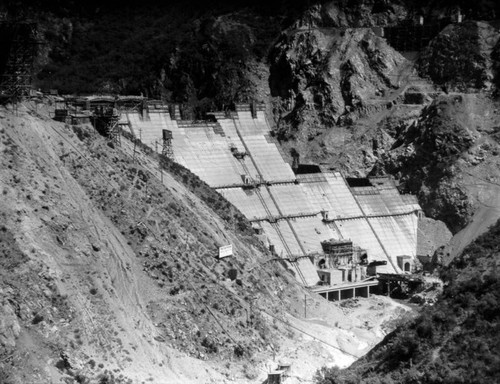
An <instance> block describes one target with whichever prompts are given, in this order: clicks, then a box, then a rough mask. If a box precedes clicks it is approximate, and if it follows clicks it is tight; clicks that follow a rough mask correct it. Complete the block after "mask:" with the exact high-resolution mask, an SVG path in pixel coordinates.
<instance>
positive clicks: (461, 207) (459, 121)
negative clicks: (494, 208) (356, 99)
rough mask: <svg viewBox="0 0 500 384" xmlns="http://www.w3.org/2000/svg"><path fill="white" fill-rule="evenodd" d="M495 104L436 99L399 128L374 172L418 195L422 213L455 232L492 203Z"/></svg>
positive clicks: (459, 98)
mask: <svg viewBox="0 0 500 384" xmlns="http://www.w3.org/2000/svg"><path fill="white" fill-rule="evenodd" d="M495 105H496V104H494V103H492V102H491V101H489V100H488V99H487V98H485V97H480V96H477V97H476V96H466V95H450V96H445V95H443V96H440V97H438V98H437V99H436V100H435V101H434V102H433V103H432V104H431V105H429V106H428V107H426V108H424V110H423V111H422V113H421V115H420V116H419V118H418V119H416V120H414V121H413V122H412V123H410V124H408V125H407V126H406V128H403V129H400V131H399V133H398V134H396V136H395V139H396V140H395V142H394V144H393V146H392V148H391V149H390V150H388V151H386V152H384V153H383V154H382V155H381V156H380V158H381V163H379V164H377V166H376V167H374V170H373V173H374V174H376V173H383V171H386V172H389V173H392V174H394V175H396V176H397V177H398V178H400V181H401V187H402V188H403V189H404V190H406V191H407V192H411V193H415V194H417V195H418V197H419V202H420V204H421V206H422V207H423V209H424V211H425V213H426V215H428V216H430V217H433V218H437V219H440V220H442V221H444V222H445V223H446V224H447V225H448V226H449V228H450V229H451V230H452V232H454V233H456V232H458V231H459V230H460V229H462V228H463V227H465V226H466V225H467V224H468V223H469V221H470V219H471V217H472V215H473V214H474V212H475V211H476V210H477V209H478V207H479V205H480V204H493V202H494V200H492V199H491V197H487V196H489V192H488V191H490V190H492V188H496V186H495V180H497V177H498V176H499V172H498V168H497V165H496V164H498V158H497V157H498V147H497V144H496V143H495V141H494V138H493V137H492V133H493V132H495V131H496V128H495V127H496V126H497V124H498V122H499V121H498V116H497V113H496V112H495V111H496V106H495ZM481 116H482V117H481ZM493 135H494V134H493ZM479 185H481V187H479ZM494 204H496V203H494Z"/></svg>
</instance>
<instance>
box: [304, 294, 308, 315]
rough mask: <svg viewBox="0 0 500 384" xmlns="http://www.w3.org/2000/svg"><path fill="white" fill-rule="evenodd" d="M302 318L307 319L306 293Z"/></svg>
mask: <svg viewBox="0 0 500 384" xmlns="http://www.w3.org/2000/svg"><path fill="white" fill-rule="evenodd" d="M304 318H305V319H307V295H306V294H305V293H304Z"/></svg>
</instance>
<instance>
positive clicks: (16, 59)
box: [0, 21, 40, 101]
mask: <svg viewBox="0 0 500 384" xmlns="http://www.w3.org/2000/svg"><path fill="white" fill-rule="evenodd" d="M0 29H1V31H2V32H3V33H2V35H3V36H2V37H0V41H1V45H2V48H3V51H4V52H3V57H2V59H3V63H0V70H2V69H3V70H2V75H1V77H0V96H1V97H2V98H7V99H8V100H10V101H18V100H20V99H22V98H23V97H27V96H29V92H30V89H31V79H32V73H33V63H34V59H35V56H36V53H37V46H38V45H39V44H40V43H39V42H38V41H37V38H36V35H37V27H36V24H35V23H32V22H26V21H24V22H21V21H3V22H0ZM2 66H3V68H2Z"/></svg>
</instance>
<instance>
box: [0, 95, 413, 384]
mask: <svg viewBox="0 0 500 384" xmlns="http://www.w3.org/2000/svg"><path fill="white" fill-rule="evenodd" d="M47 102H50V100H45V103H47ZM50 110H52V109H51V108H50ZM48 115H49V113H48V110H47V107H46V106H44V104H38V105H37V106H35V105H34V104H33V105H31V104H30V105H26V106H23V105H19V109H18V110H17V111H14V110H13V109H12V108H2V110H1V111H0V125H1V130H0V135H1V141H0V151H1V152H0V153H1V155H0V162H1V167H0V183H1V184H0V185H1V194H2V199H1V200H0V215H1V227H0V251H1V252H0V265H1V268H0V292H1V295H0V377H2V383H9V384H14V383H16V384H21V383H22V384H27V383H37V384H38V383H49V382H50V383H56V382H60V381H61V380H62V381H63V382H66V383H74V382H78V383H105V382H115V383H142V382H148V381H149V382H154V383H189V382H193V383H210V382H212V383H221V382H227V381H236V382H242V383H246V382H255V380H257V381H263V380H264V379H265V378H266V372H267V371H268V370H269V369H273V368H275V367H276V366H275V365H274V364H276V363H277V361H280V360H286V361H289V362H291V363H292V367H293V368H292V369H293V370H292V372H293V374H294V375H296V376H297V377H299V378H301V379H302V378H307V377H311V376H312V375H313V373H314V371H315V370H316V369H317V368H319V367H320V366H322V365H338V366H346V365H348V364H350V363H351V362H352V361H354V360H355V359H356V358H357V357H359V356H362V355H363V354H364V353H366V352H367V351H368V350H369V349H370V348H371V347H372V346H373V345H374V344H375V343H377V342H378V341H379V340H380V339H381V338H382V337H383V336H384V334H386V333H387V332H388V331H390V330H391V327H393V326H394V323H393V322H392V323H389V321H390V320H393V319H394V318H396V317H399V316H401V315H402V314H404V313H405V312H407V310H408V309H407V308H405V307H403V306H401V305H399V304H396V303H393V302H391V301H390V300H389V299H386V298H372V299H359V300H358V299H357V300H355V301H353V302H349V303H347V304H346V303H343V304H334V303H331V302H327V301H325V300H323V299H322V298H320V297H319V296H315V295H311V294H310V293H308V292H307V291H305V290H304V289H302V288H301V287H300V286H299V284H298V283H297V282H296V280H295V277H294V276H293V272H291V271H290V270H289V269H287V268H286V267H285V265H284V264H281V263H279V262H276V261H275V262H269V261H268V259H269V258H270V254H268V252H267V251H266V250H265V249H264V248H263V246H262V244H261V243H260V241H259V240H258V239H257V237H255V235H253V234H252V230H251V227H250V226H249V223H248V221H247V220H246V219H245V218H244V217H243V216H242V215H241V214H240V213H239V212H238V211H237V210H236V209H235V208H234V207H232V206H231V205H230V204H229V203H228V202H227V201H225V200H224V199H223V198H222V197H221V196H220V195H219V194H217V193H216V192H215V191H214V190H212V189H210V188H209V187H208V186H207V185H206V184H204V183H203V182H202V181H201V180H200V179H198V178H197V177H196V176H194V175H193V174H191V173H190V172H189V171H188V170H186V169H184V168H182V167H180V166H178V165H176V164H175V163H172V162H170V161H169V160H167V159H163V160H162V169H163V170H162V171H160V169H159V168H158V164H159V159H158V157H155V156H153V155H151V154H150V152H151V151H149V152H148V151H146V152H144V149H143V148H141V147H140V146H139V145H136V144H134V143H133V142H131V141H129V140H128V139H127V138H125V137H123V138H122V144H121V146H120V147H116V146H115V145H114V144H112V143H110V142H108V141H107V140H105V139H104V138H102V137H101V136H99V135H98V134H97V133H96V132H95V131H94V130H93V128H92V127H90V126H68V125H66V126H65V125H64V124H62V123H58V122H54V121H53V120H51V119H50V118H49V117H48ZM148 153H149V154H148ZM225 244H233V247H234V256H233V257H228V258H225V259H222V260H219V259H217V257H216V255H217V250H218V247H219V246H222V245H225ZM305 299H307V302H306V304H305V305H306V311H307V317H305V316H304V315H305V314H304V300H305ZM368 311H369V313H370V320H369V321H367V320H366V318H367V313H368ZM391 324H392V325H391ZM297 380H298V379H297Z"/></svg>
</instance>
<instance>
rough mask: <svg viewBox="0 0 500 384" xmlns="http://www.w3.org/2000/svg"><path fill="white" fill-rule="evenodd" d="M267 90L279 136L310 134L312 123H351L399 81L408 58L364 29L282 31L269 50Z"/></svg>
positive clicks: (320, 125) (321, 126) (320, 126)
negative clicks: (275, 105) (274, 105)
mask: <svg viewBox="0 0 500 384" xmlns="http://www.w3.org/2000/svg"><path fill="white" fill-rule="evenodd" d="M271 57H272V58H273V61H272V63H271V67H270V74H271V75H270V78H269V82H270V87H271V94H272V95H273V96H276V97H278V98H279V100H280V103H281V105H279V107H281V109H280V110H279V111H278V113H279V114H280V116H279V120H278V126H277V131H278V135H279V137H281V138H283V139H292V140H293V139H295V138H296V137H298V136H300V137H301V138H306V139H309V140H310V139H312V138H314V137H315V135H316V134H317V133H318V132H317V131H318V129H319V130H320V131H321V129H323V130H324V129H326V128H332V127H334V126H335V125H345V124H349V123H352V121H353V119H355V118H356V116H359V115H360V114H366V113H367V112H368V111H369V110H370V108H372V109H376V108H380V107H383V108H385V105H382V106H380V104H379V105H372V103H371V99H372V98H376V97H377V96H381V95H386V94H389V92H390V91H392V90H395V89H397V88H398V87H399V84H398V83H399V81H400V77H401V76H402V72H403V71H404V70H405V69H407V67H408V65H409V63H408V62H407V60H406V59H405V58H404V57H403V56H401V55H400V54H399V53H397V52H396V51H394V50H393V49H392V48H390V46H389V45H388V44H387V43H386V42H385V40H384V39H381V38H379V37H377V36H376V35H375V34H374V33H373V32H372V31H371V30H370V29H347V30H342V29H337V30H335V29H313V30H311V31H308V30H307V29H305V30H304V31H302V32H297V31H295V32H294V31H290V32H289V34H284V35H283V37H282V38H281V40H280V42H279V43H278V44H277V45H276V46H275V48H274V50H273V52H272V53H271Z"/></svg>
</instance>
